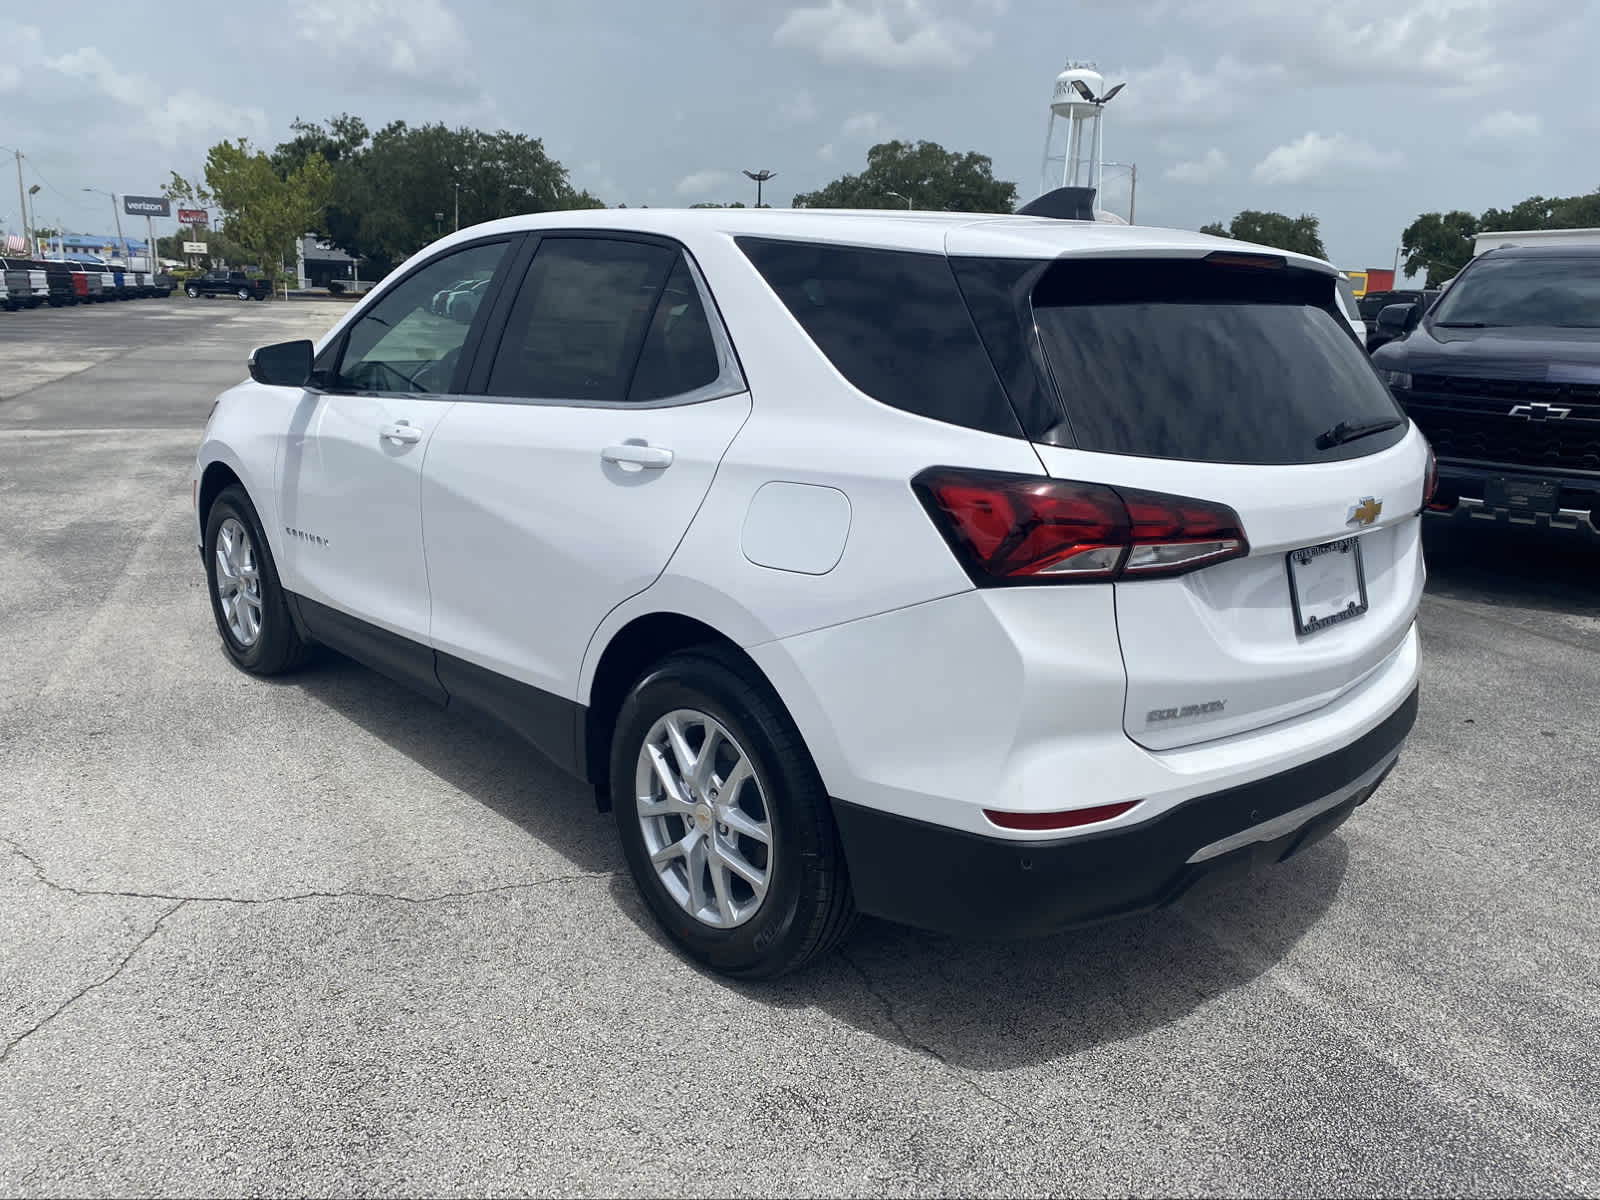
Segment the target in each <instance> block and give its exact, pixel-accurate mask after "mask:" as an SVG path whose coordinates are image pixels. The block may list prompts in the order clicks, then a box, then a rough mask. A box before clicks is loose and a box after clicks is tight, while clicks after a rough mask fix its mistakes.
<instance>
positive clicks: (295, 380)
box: [250, 338, 316, 387]
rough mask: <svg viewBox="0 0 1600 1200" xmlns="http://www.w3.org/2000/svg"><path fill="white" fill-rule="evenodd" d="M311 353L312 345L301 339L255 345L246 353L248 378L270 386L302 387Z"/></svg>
mask: <svg viewBox="0 0 1600 1200" xmlns="http://www.w3.org/2000/svg"><path fill="white" fill-rule="evenodd" d="M315 356H316V348H315V347H314V346H312V344H311V343H310V341H308V340H306V339H304V338H302V339H301V340H300V341H298V342H278V343H277V344H276V345H272V346H257V347H256V348H255V349H254V350H252V351H251V352H250V378H251V379H254V380H255V381H256V382H257V383H265V384H267V385H268V386H270V387H305V385H306V383H307V382H308V381H309V380H310V378H311V363H312V360H313V359H314V358H315Z"/></svg>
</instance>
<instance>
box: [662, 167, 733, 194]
mask: <svg viewBox="0 0 1600 1200" xmlns="http://www.w3.org/2000/svg"><path fill="white" fill-rule="evenodd" d="M732 178H733V176H732V174H730V173H729V172H727V171H719V170H716V169H712V170H709V171H696V172H695V173H694V174H692V175H685V176H684V177H683V178H682V179H680V180H678V187H677V192H678V195H680V196H704V195H705V194H706V193H707V192H709V191H711V190H712V189H713V188H718V187H721V186H722V185H723V184H725V183H727V182H728V181H729V180H731V179H732ZM652 194H654V193H652Z"/></svg>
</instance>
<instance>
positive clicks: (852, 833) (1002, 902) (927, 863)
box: [833, 690, 1417, 937]
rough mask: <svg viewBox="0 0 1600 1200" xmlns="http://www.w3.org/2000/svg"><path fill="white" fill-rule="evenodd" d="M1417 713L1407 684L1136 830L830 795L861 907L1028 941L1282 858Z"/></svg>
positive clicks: (1334, 823)
mask: <svg viewBox="0 0 1600 1200" xmlns="http://www.w3.org/2000/svg"><path fill="white" fill-rule="evenodd" d="M1416 719H1417V692H1416V690H1413V691H1412V692H1411V694H1410V696H1408V697H1407V698H1406V700H1405V702H1404V703H1403V704H1401V705H1400V707H1399V708H1398V709H1396V710H1395V711H1394V713H1392V714H1391V715H1390V716H1389V717H1388V718H1387V719H1385V720H1384V721H1383V723H1382V724H1380V725H1378V726H1377V727H1376V728H1375V729H1373V730H1371V731H1370V732H1369V733H1367V734H1365V735H1364V736H1363V737H1361V738H1360V739H1358V740H1357V741H1355V742H1352V743H1351V744H1350V745H1348V746H1345V747H1343V748H1342V749H1340V750H1336V751H1334V752H1333V753H1332V754H1328V755H1325V756H1323V757H1322V758H1319V759H1317V760H1315V761H1313V762H1309V763H1306V764H1304V765H1302V766H1299V767H1295V768H1293V769H1291V770H1288V771H1284V772H1282V773H1280V774H1278V775H1273V776H1271V777H1269V778H1267V779H1261V780H1257V781H1255V782H1254V783H1247V784H1244V785H1242V786H1240V787H1236V788H1229V789H1227V790H1226V791H1221V792H1214V793H1212V794H1211V795H1209V796H1201V797H1199V798H1197V799H1194V800H1189V801H1187V802H1185V803H1183V804H1180V805H1179V806H1178V807H1176V808H1174V809H1171V810H1169V811H1168V812H1165V813H1162V814H1161V815H1160V816H1158V817H1154V818H1152V819H1151V820H1149V821H1145V822H1142V823H1140V824H1137V825H1132V826H1128V827H1126V828H1122V829H1117V830H1108V831H1107V832H1105V833H1095V834H1085V835H1082V836H1080V837H1073V838H1060V839H1051V840H1049V841H1029V842H1023V841H1017V840H1014V839H1007V838H993V837H984V836H981V835H979V834H973V833H967V832H965V831H963V830H958V829H951V828H948V827H946V826H943V825H933V824H930V823H928V822H925V821H914V820H911V819H909V818H907V817H901V816H896V815H894V814H891V813H885V812H881V811H879V810H877V809H871V808H863V807H861V806H860V805H855V804H848V803H845V802H844V801H840V800H835V801H834V802H833V808H834V815H835V818H836V820H837V822H838V826H839V833H840V837H841V839H842V840H843V843H844V850H845V857H846V860H847V861H848V863H849V867H850V878H851V883H852V885H853V887H854V889H855V897H856V905H857V907H859V908H860V909H861V911H863V912H865V913H869V914H871V915H873V916H877V917H882V918H884V919H886V920H890V921H898V922H900V923H902V924H906V925H915V926H918V927H920V928H924V929H932V930H936V931H938V932H942V933H951V934H958V935H961V936H970V937H1031V936H1037V935H1040V934H1046V933H1052V932H1056V931H1059V930H1062V929H1069V928H1072V927H1074V926H1078V925H1088V924H1093V923H1095V922H1097V921H1103V920H1107V919H1110V918H1113V917H1119V916H1126V915H1128V914H1131V913H1136V912H1142V911H1144V910H1147V909H1151V908H1159V907H1161V906H1163V905H1166V904H1170V903H1172V902H1173V901H1174V900H1176V899H1178V898H1179V897H1180V896H1183V895H1184V894H1186V893H1188V892H1190V891H1191V890H1192V889H1193V888H1194V887H1195V886H1196V885H1197V884H1198V883H1200V882H1201V881H1202V880H1206V881H1211V880H1214V879H1217V878H1224V877H1228V876H1232V875H1235V874H1241V873H1244V872H1246V871H1249V870H1251V869H1253V868H1254V867H1255V866H1257V865H1259V864H1263V863H1268V862H1281V861H1282V860H1284V859H1286V858H1288V857H1290V856H1291V855H1293V854H1295V853H1298V852H1299V851H1300V850H1302V849H1304V848H1305V847H1306V846H1308V845H1310V844H1311V843H1312V842H1314V841H1316V840H1317V839H1318V838H1320V837H1323V836H1324V835H1326V834H1328V833H1330V832H1332V831H1333V830H1334V829H1336V828H1337V827H1338V826H1339V824H1340V823H1341V822H1343V821H1344V819H1345V818H1346V817H1348V816H1349V815H1350V814H1351V813H1352V812H1353V811H1355V808H1356V806H1357V805H1359V804H1362V803H1364V802H1365V801H1366V799H1367V798H1368V797H1369V796H1370V795H1372V793H1373V792H1374V791H1376V790H1377V788H1378V785H1379V784H1380V783H1381V782H1382V781H1383V778H1384V776H1385V775H1387V773H1388V765H1392V762H1393V760H1394V758H1395V756H1396V755H1397V753H1398V751H1399V749H1400V746H1401V745H1402V743H1404V741H1405V738H1406V735H1407V734H1408V733H1409V732H1410V731H1411V727H1412V725H1413V724H1415V723H1416ZM1375 771H1381V773H1380V774H1376V775H1374V772H1375ZM1346 792H1348V794H1343V793H1346ZM1325 799H1328V800H1331V801H1332V804H1331V806H1330V807H1328V808H1326V809H1323V810H1322V811H1320V812H1316V813H1315V815H1314V816H1313V817H1312V818H1311V819H1310V820H1308V821H1306V822H1304V823H1302V824H1299V825H1298V826H1297V827H1295V828H1293V829H1291V830H1289V831H1288V832H1286V833H1284V834H1282V835H1281V836H1276V837H1273V838H1272V839H1271V840H1268V841H1257V842H1251V843H1250V844H1248V845H1245V846H1241V847H1239V848H1238V849H1234V850H1230V851H1227V852H1224V853H1221V854H1217V855H1215V856H1214V857H1211V858H1208V859H1205V860H1204V861H1201V862H1195V863H1191V862H1190V861H1189V860H1190V858H1191V857H1193V856H1194V855H1195V854H1196V853H1197V852H1198V851H1200V850H1202V849H1204V848H1206V847H1209V846H1213V845H1214V844H1215V843H1217V842H1220V841H1222V840H1223V839H1225V838H1228V837H1231V836H1232V835H1234V834H1238V833H1240V832H1242V831H1244V830H1247V829H1252V828H1253V827H1255V826H1258V825H1262V824H1264V823H1267V822H1270V821H1272V820H1273V819H1274V818H1277V817H1282V816H1284V815H1285V814H1288V813H1292V812H1293V811H1294V810H1296V809H1299V808H1303V807H1306V806H1307V805H1314V804H1315V803H1316V802H1317V801H1320V800H1325Z"/></svg>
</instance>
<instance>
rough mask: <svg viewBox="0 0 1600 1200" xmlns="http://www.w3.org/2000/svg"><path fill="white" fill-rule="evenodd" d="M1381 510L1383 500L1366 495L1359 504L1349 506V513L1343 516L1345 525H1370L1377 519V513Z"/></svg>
mask: <svg viewBox="0 0 1600 1200" xmlns="http://www.w3.org/2000/svg"><path fill="white" fill-rule="evenodd" d="M1382 511H1383V501H1382V500H1375V499H1373V498H1372V497H1371V496H1368V497H1367V498H1366V499H1365V500H1363V501H1361V503H1360V504H1352V505H1351V506H1350V515H1349V516H1348V517H1346V518H1345V522H1344V523H1345V524H1346V525H1371V524H1372V523H1373V522H1374V521H1376V520H1377V519H1378V514H1379V513H1381V512H1382Z"/></svg>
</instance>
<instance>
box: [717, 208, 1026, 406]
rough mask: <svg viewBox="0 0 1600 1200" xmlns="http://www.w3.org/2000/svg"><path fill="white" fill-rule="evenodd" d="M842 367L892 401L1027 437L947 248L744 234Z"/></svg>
mask: <svg viewBox="0 0 1600 1200" xmlns="http://www.w3.org/2000/svg"><path fill="white" fill-rule="evenodd" d="M738 244H739V248H740V249H741V250H743V251H744V253H745V255H746V256H747V257H748V258H749V259H750V261H751V262H752V263H753V264H754V265H755V268H756V270H758V271H759V272H760V273H761V276H762V278H764V279H765V280H766V282H767V284H768V286H769V287H771V288H772V290H773V291H774V292H775V293H776V294H777V296H778V298H779V299H780V300H782V301H783V303H784V306H785V307H786V308H788V310H789V311H790V313H792V314H793V315H794V318H795V320H797V321H798V322H799V323H800V326H801V328H803V329H804V330H805V331H806V334H807V335H808V336H809V337H810V338H811V340H812V342H814V343H815V344H816V346H817V348H818V349H819V350H821V351H822V353H823V354H825V355H826V356H827V358H828V361H829V362H831V363H832V364H833V366H834V367H835V369H837V370H838V372H839V373H840V374H841V375H843V376H844V377H845V378H846V379H848V380H849V381H850V382H851V383H852V384H853V385H854V386H855V387H857V388H858V389H860V390H861V391H863V392H865V393H866V394H867V395H869V396H871V397H872V398H873V399H874V400H877V401H879V402H881V403H883V404H887V405H889V406H891V407H893V408H898V409H903V410H904V411H906V412H911V413H916V414H917V415H919V416H923V417H929V418H932V419H933V420H935V421H943V422H945V423H946V424H951V425H962V426H966V427H967V428H970V429H978V430H982V431H983V432H985V433H999V434H1004V435H1006V436H1008V437H1021V436H1022V430H1021V427H1020V426H1019V425H1018V423H1017V417H1016V414H1015V413H1014V412H1013V411H1012V408H1011V405H1010V402H1009V401H1008V400H1007V399H1006V395H1005V392H1004V391H1003V390H1002V388H1001V386H1000V382H999V380H998V378H997V377H996V375H995V371H994V367H993V366H992V365H991V363H990V361H989V357H988V355H987V354H986V353H985V352H984V349H983V345H982V343H981V342H979V340H978V335H977V332H976V330H975V329H974V328H973V324H972V318H971V316H970V314H969V313H968V312H967V306H966V303H965V301H964V300H963V299H962V296H961V291H960V289H959V288H958V287H957V286H956V281H955V276H954V275H953V274H952V273H951V270H950V263H949V260H948V259H946V258H945V256H944V255H943V254H922V253H912V252H906V251H899V250H872V249H861V248H857V247H853V246H837V245H828V244H824V243H815V242H798V241H780V240H777V239H769V238H751V237H742V238H739V239H738Z"/></svg>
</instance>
